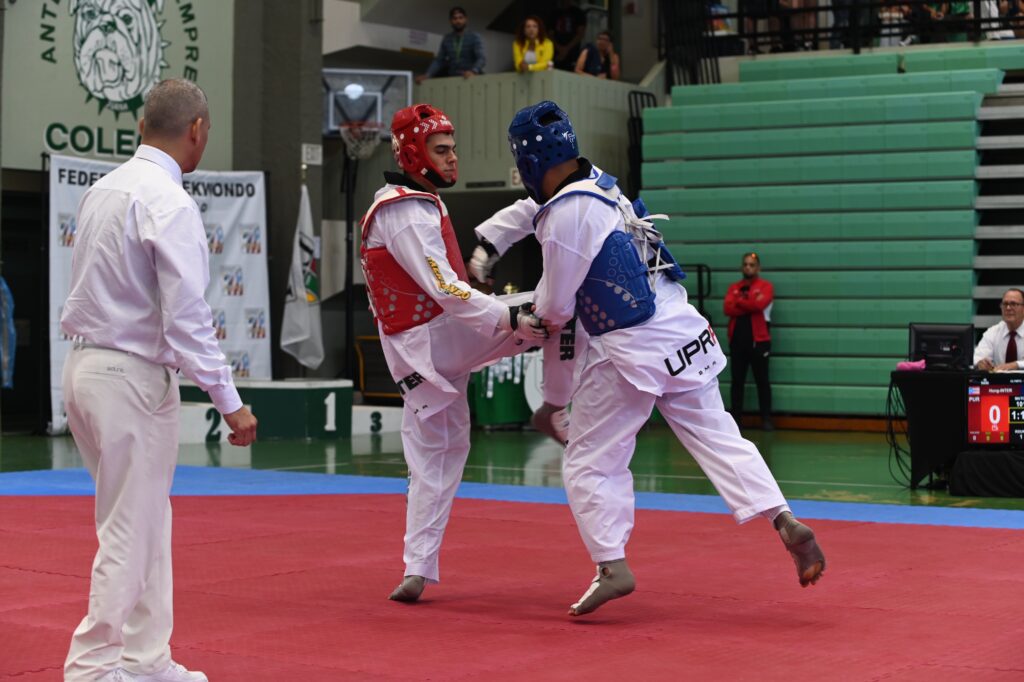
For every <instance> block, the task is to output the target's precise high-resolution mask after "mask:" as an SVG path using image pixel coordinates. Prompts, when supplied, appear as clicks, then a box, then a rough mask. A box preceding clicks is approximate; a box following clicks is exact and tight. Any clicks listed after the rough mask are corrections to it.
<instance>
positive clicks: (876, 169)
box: [643, 150, 977, 188]
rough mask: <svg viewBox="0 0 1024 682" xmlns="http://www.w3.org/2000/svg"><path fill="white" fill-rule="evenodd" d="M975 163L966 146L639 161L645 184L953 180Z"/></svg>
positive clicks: (968, 173)
mask: <svg viewBox="0 0 1024 682" xmlns="http://www.w3.org/2000/svg"><path fill="white" fill-rule="evenodd" d="M976 165H977V154H976V153H975V152H974V151H971V150H963V151H942V152H911V153H905V152H904V153H898V154H844V155H839V156H810V157H801V156H786V157H775V158H764V159H718V160H715V161H659V162H650V163H645V164H643V180H644V187H647V188H655V187H711V186H722V187H726V186H749V185H782V184H798V183H822V182H869V181H881V180H954V179H973V178H974V169H975V166H976Z"/></svg>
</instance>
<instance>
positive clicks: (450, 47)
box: [416, 7, 487, 83]
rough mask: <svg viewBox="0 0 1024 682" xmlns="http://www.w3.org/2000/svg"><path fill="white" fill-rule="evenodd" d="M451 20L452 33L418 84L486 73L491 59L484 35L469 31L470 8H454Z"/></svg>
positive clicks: (443, 42)
mask: <svg viewBox="0 0 1024 682" xmlns="http://www.w3.org/2000/svg"><path fill="white" fill-rule="evenodd" d="M448 21H449V22H451V25H452V32H451V33H449V34H447V35H446V36H445V37H444V38H443V39H442V40H441V47H440V48H439V49H438V50H437V56H436V57H434V61H432V62H430V66H429V67H427V72H426V73H424V74H420V75H419V76H416V82H417V83H422V82H423V81H425V80H426V79H428V78H442V77H444V76H462V77H463V78H471V77H472V76H475V75H477V74H481V73H483V72H484V64H486V62H487V58H486V56H485V55H484V41H483V40H482V39H481V38H480V34H478V33H474V32H473V31H467V30H466V23H467V22H468V20H467V18H466V10H464V9H462V8H461V7H452V9H451V11H449V12H448Z"/></svg>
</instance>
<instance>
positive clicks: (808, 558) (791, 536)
mask: <svg viewBox="0 0 1024 682" xmlns="http://www.w3.org/2000/svg"><path fill="white" fill-rule="evenodd" d="M775 527H776V528H777V529H778V531H779V537H781V538H782V544H784V545H785V546H786V549H787V550H789V553H790V555H791V556H792V557H793V563H795V564H796V574H797V577H798V578H799V579H800V586H801V587H807V586H808V585H813V584H815V583H816V582H818V580H820V579H821V574H822V573H824V572H825V554H824V552H822V551H821V547H819V546H818V542H817V540H815V539H814V531H813V530H811V529H810V528H809V527H808V526H805V525H804V524H802V523H800V522H799V521H797V520H796V519H795V518H794V517H793V514H791V513H790V512H782V513H781V514H779V515H778V517H777V518H776V519H775Z"/></svg>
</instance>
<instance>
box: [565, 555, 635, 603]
mask: <svg viewBox="0 0 1024 682" xmlns="http://www.w3.org/2000/svg"><path fill="white" fill-rule="evenodd" d="M634 589H636V578H634V577H633V572H632V571H630V570H629V566H628V565H627V564H626V560H625V559H618V560H616V561H604V562H601V563H600V564H598V565H597V575H596V576H595V577H594V582H592V583H590V587H589V588H588V589H587V591H586V592H584V593H583V596H582V597H580V600H579V601H578V602H576V603H575V604H573V605H572V606H570V607H569V615H570V616H582V615H583V614H585V613H590V612H591V611H595V610H597V608H598V607H599V606H601V605H602V604H604V603H605V602H606V601H611V600H612V599H618V598H619V597H625V596H626V595H627V594H629V593H630V592H632V591H633V590H634Z"/></svg>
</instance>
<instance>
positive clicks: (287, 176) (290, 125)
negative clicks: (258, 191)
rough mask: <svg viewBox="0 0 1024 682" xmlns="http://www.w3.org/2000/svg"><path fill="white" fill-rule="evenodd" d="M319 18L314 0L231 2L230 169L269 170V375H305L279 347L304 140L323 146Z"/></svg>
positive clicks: (311, 173) (316, 207) (313, 179)
mask: <svg viewBox="0 0 1024 682" xmlns="http://www.w3.org/2000/svg"><path fill="white" fill-rule="evenodd" d="M321 17H322V15H321V6H320V5H319V3H315V2H295V1H294V0H247V1H246V2H239V3H237V4H236V6H235V21H236V24H235V54H234V61H235V78H234V131H233V136H234V141H233V148H234V166H235V168H239V169H259V170H263V171H265V172H266V174H267V201H268V205H267V213H268V221H267V222H268V242H269V260H268V267H269V271H270V272H269V274H270V310H271V348H272V352H273V366H274V378H283V377H291V376H299V375H300V374H302V369H301V366H300V365H299V364H298V363H297V362H295V361H294V360H293V359H292V358H291V356H289V355H287V354H285V353H283V352H281V350H280V331H281V315H282V310H283V306H284V291H285V286H286V282H287V275H288V268H289V266H290V259H291V250H292V239H293V238H294V234H295V223H296V218H297V216H298V211H299V188H300V185H301V183H302V169H301V159H302V157H301V153H302V144H303V143H308V144H320V143H321V105H322V98H321V97H322V96H321V90H320V88H321V85H320V68H321V61H322V56H321V55H322V27H323V23H322V20H321ZM215 133H216V131H214V134H215ZM307 173H308V175H307V178H306V183H307V185H308V186H309V194H310V202H311V205H312V211H313V225H314V226H319V225H320V219H321V217H322V204H323V202H322V193H321V186H322V179H321V169H320V168H319V167H315V166H313V167H310V168H309V169H308V171H307ZM314 229H317V228H314ZM325 332H327V333H329V332H328V330H326V329H325ZM317 376H333V374H323V373H317Z"/></svg>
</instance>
